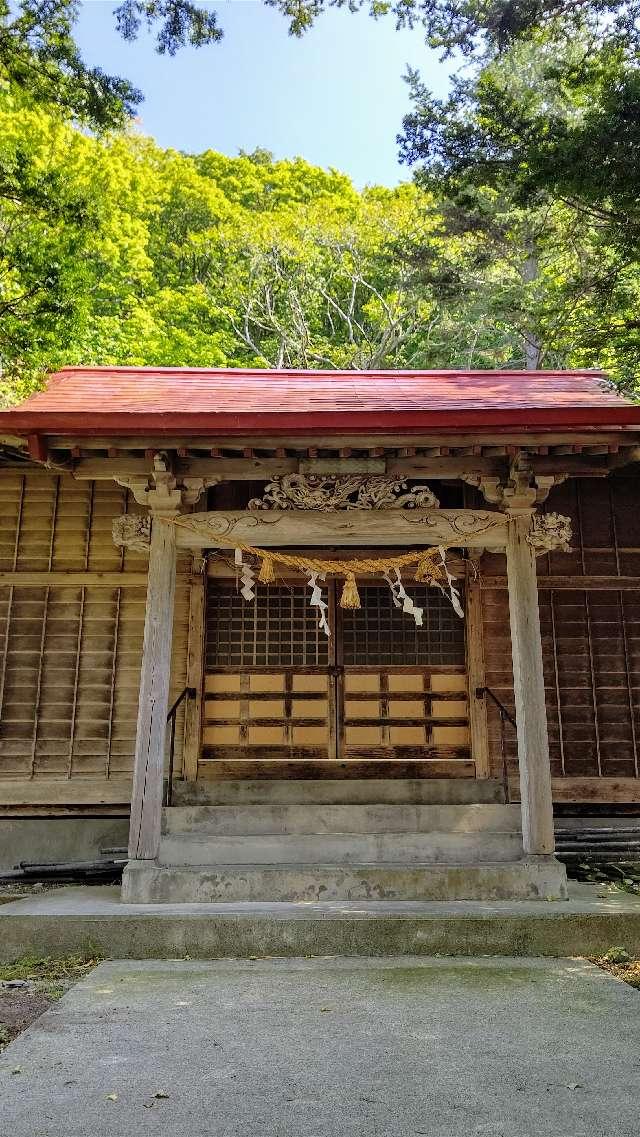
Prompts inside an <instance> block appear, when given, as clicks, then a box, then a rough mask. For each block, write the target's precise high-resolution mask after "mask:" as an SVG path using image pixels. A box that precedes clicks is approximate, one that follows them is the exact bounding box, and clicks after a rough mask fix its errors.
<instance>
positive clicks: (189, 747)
mask: <svg viewBox="0 0 640 1137" xmlns="http://www.w3.org/2000/svg"><path fill="white" fill-rule="evenodd" d="M204 605H205V580H204V577H202V576H201V577H199V578H198V579H197V580H194V582H193V584H192V585H191V588H190V590H189V634H188V640H187V682H186V685H187V687H192V688H193V689H194V691H195V692H196V695H195V698H189V699H187V701H186V704H185V712H184V744H183V749H182V755H183V757H182V775H183V777H184V778H185V780H186V781H187V782H195V781H196V779H197V777H198V762H199V760H200V733H201V722H202V689H203V686H204V623H205V613H204Z"/></svg>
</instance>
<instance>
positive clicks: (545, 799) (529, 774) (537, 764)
mask: <svg viewBox="0 0 640 1137" xmlns="http://www.w3.org/2000/svg"><path fill="white" fill-rule="evenodd" d="M530 528H531V511H530V510H525V511H523V512H522V513H516V514H514V515H512V516H511V517H510V519H509V528H508V534H507V580H508V585H509V617H510V623H511V651H512V656H513V685H514V693H515V705H516V722H517V725H518V761H519V764H520V797H521V803H522V836H523V848H524V852H525V855H540V854H547V855H548V854H552V853H553V851H554V848H555V842H554V833H553V803H552V798H551V770H550V765H549V739H548V735H547V712H546V706H545V698H544V675H543V669H542V642H541V638H540V615H539V612H538V585H537V580H536V559H535V552H534V549H533V548H532V546H531V545H530V544H529V541H528V540H527V537H528V535H529V532H530Z"/></svg>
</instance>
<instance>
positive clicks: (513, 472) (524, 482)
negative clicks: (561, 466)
mask: <svg viewBox="0 0 640 1137" xmlns="http://www.w3.org/2000/svg"><path fill="white" fill-rule="evenodd" d="M568 477H569V475H568V474H550V475H543V474H535V473H534V472H533V470H532V469H531V466H530V465H529V464H528V463H527V462H526V461H525V460H524V459H522V457H521V456H518V458H516V459H515V460H514V462H512V464H511V466H510V468H509V474H508V477H507V478H506V479H505V478H500V477H486V476H484V475H482V474H462V480H463V481H464V482H466V483H467V485H470V486H475V487H476V489H479V490H480V492H481V494H482V495H483V497H484V498H485V500H486V501H489V502H491V504H492V505H498V506H499V507H500V509H502V510H504V511H505V512H508V513H514V514H515V513H522V512H524V511H526V510H530V509H533V508H534V506H536V505H541V504H542V503H543V502H544V501H546V500H547V497H548V496H549V492H550V490H552V489H553V487H554V486H555V485H558V484H559V483H560V482H564V481H566V479H567V478H568Z"/></svg>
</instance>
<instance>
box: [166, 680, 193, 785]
mask: <svg viewBox="0 0 640 1137" xmlns="http://www.w3.org/2000/svg"><path fill="white" fill-rule="evenodd" d="M197 694H198V692H197V690H196V688H195V687H183V688H182V691H181V692H180V694H179V695H178V698H177V699H175V700H174V702H173V703H172V704H171V707H170V708H169V711H168V712H167V722H170V723H171V732H170V737H169V773H168V776H167V784H166V787H165V791H164V804H165V805H171V802H172V800H173V759H174V754H175V749H176V715H177V713H178V707H179V706H180V704H181V703H182V702H183V700H184V699H195V697H196V695H197Z"/></svg>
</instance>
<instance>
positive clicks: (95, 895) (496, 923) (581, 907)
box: [0, 883, 640, 961]
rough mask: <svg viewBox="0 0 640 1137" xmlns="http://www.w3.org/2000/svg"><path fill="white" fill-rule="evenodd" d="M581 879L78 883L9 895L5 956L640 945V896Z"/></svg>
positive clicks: (531, 950) (544, 951) (3, 914)
mask: <svg viewBox="0 0 640 1137" xmlns="http://www.w3.org/2000/svg"><path fill="white" fill-rule="evenodd" d="M600 892H601V889H599V888H598V887H597V886H594V885H580V884H575V883H574V884H572V885H571V895H570V899H569V900H568V901H556V902H553V903H551V902H549V901H535V900H529V901H527V900H520V901H517V900H516V901H507V900H495V901H490V902H489V901H487V902H483V901H463V900H458V901H450V902H437V901H431V902H427V901H425V902H418V901H408V902H407V901H369V902H366V901H351V902H342V903H341V902H330V901H325V902H322V903H319V902H318V903H303V902H300V903H297V904H266V903H265V904H257V903H240V902H236V903H227V904H123V903H122V901H121V900H120V891H119V889H117V888H110V887H92V888H88V887H70V888H63V889H57V890H55V891H53V892H48V893H44V894H42V895H40V896H36V895H32V896H30V897H28V898H25V899H23V900H15V901H13V902H11V903H9V904H2V905H0V960H6V961H10V960H13V959H16V958H17V957H18V956H20V955H25V954H27V953H29V954H36V955H58V956H60V955H64V954H70V953H75V952H84V951H91V952H96V953H98V954H100V955H102V956H105V957H107V958H112V959H154V958H159V959H165V958H175V957H176V956H185V955H186V956H190V957H191V958H193V959H196V958H198V959H215V958H220V957H225V956H250V955H259V956H265V955H271V956H276V955H280V956H297V955H299V956H309V955H327V954H329V955H348V956H375V955H437V954H442V955H531V956H535V955H547V956H573V955H587V956H595V955H601V954H603V953H604V952H605V951H607V950H608V949H609V948H610V947H613V946H614V945H622V946H624V947H625V948H626V949H627V951H628V952H630V953H631V954H632V955H638V956H640V896H635V895H629V894H626V893H623V892H616V893H609V894H608V895H605V896H602V895H600Z"/></svg>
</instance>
